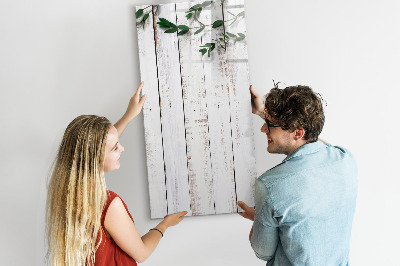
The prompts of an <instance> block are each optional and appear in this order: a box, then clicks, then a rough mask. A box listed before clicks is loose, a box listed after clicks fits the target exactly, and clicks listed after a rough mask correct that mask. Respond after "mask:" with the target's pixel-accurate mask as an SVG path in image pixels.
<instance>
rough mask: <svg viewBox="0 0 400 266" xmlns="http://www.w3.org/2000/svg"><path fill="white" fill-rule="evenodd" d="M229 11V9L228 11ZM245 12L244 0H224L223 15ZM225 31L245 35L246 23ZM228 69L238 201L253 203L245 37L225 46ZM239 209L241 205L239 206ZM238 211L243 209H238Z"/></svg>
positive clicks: (229, 25)
mask: <svg viewBox="0 0 400 266" xmlns="http://www.w3.org/2000/svg"><path fill="white" fill-rule="evenodd" d="M228 11H229V12H228ZM243 11H244V0H226V1H225V7H224V18H225V20H230V19H232V18H234V16H233V15H232V14H234V15H237V14H239V13H241V12H243ZM224 26H225V31H226V32H229V33H234V34H237V33H243V34H246V22H245V20H244V19H239V20H237V21H236V22H235V23H231V22H226V23H225V25H224ZM226 55H227V69H229V71H228V72H227V75H228V87H229V92H230V93H229V99H230V103H231V106H230V107H231V108H230V110H231V126H232V143H233V154H234V164H235V182H236V194H237V200H238V201H243V202H245V203H246V204H247V205H249V206H254V181H255V179H256V177H257V172H256V160H255V156H254V139H253V138H254V133H253V130H252V128H253V120H252V117H251V115H252V114H251V98H250V93H249V86H250V77H249V69H248V61H247V59H248V55H247V42H246V39H244V40H242V41H239V42H237V43H229V44H228V46H227V51H226ZM239 208H240V207H239ZM239 211H243V210H242V209H241V208H240V210H239Z"/></svg>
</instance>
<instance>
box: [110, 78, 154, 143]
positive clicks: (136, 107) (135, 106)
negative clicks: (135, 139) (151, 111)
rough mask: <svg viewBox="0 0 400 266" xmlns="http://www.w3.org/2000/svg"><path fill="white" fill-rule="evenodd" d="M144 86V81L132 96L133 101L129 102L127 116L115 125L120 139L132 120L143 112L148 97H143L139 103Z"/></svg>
mask: <svg viewBox="0 0 400 266" xmlns="http://www.w3.org/2000/svg"><path fill="white" fill-rule="evenodd" d="M143 84H144V82H143V81H142V83H140V85H139V87H138V89H137V90H136V93H135V94H134V95H133V96H132V98H131V100H130V101H129V105H128V108H127V109H126V112H125V114H124V115H123V116H122V117H121V119H120V120H118V122H117V123H115V125H114V126H115V128H116V129H117V131H118V136H119V137H120V136H121V135H122V132H124V130H125V128H126V126H127V125H128V124H129V122H131V120H132V119H133V118H135V117H136V116H137V115H138V114H139V113H140V111H141V110H142V107H143V104H144V101H145V100H146V95H143V96H142V97H141V98H140V101H139V97H140V92H141V91H142V87H143Z"/></svg>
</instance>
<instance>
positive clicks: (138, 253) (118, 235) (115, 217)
mask: <svg viewBox="0 0 400 266" xmlns="http://www.w3.org/2000/svg"><path fill="white" fill-rule="evenodd" d="M186 213H187V212H180V213H175V214H171V215H167V216H166V217H165V218H164V220H163V221H162V222H161V223H159V224H158V225H157V226H156V227H155V228H157V229H158V230H160V231H161V232H162V233H163V234H164V233H165V231H166V230H167V228H168V227H170V226H174V225H176V224H178V223H179V222H181V221H182V219H183V217H184V215H185V214H186ZM104 226H105V227H106V230H107V232H108V233H109V234H110V235H111V237H112V238H113V239H114V241H115V243H117V245H118V246H119V247H120V248H121V249H122V250H123V251H125V252H126V253H127V254H128V255H129V256H131V257H132V258H133V259H134V260H136V261H137V262H139V263H141V262H143V261H145V260H146V259H147V258H148V257H149V256H150V254H151V253H152V252H153V251H154V249H155V248H156V247H157V245H158V242H159V241H160V239H161V237H162V236H161V233H160V232H158V231H156V230H151V231H149V232H148V233H147V234H145V235H144V236H143V237H140V235H139V233H138V231H137V230H136V227H135V224H134V223H133V221H132V220H131V218H130V217H129V215H128V213H127V211H126V209H125V207H124V204H123V203H122V201H121V199H120V198H119V197H116V198H115V199H113V201H112V202H111V204H110V206H109V207H108V210H107V213H106V217H105V220H104Z"/></svg>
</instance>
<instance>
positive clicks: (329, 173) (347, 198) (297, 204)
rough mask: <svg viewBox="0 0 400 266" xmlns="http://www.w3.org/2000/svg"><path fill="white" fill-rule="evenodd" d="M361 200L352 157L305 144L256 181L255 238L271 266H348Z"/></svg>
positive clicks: (341, 151)
mask: <svg viewBox="0 0 400 266" xmlns="http://www.w3.org/2000/svg"><path fill="white" fill-rule="evenodd" d="M356 197H357V165H356V162H355V160H354V157H353V156H352V155H351V153H350V152H349V151H348V150H346V149H344V148H341V147H336V146H331V145H325V144H323V143H322V142H320V141H317V142H313V143H309V144H305V145H303V146H301V147H300V148H298V149H297V150H295V151H294V152H293V153H291V154H290V155H289V156H287V157H286V159H285V160H283V162H282V163H281V164H279V165H277V166H275V167H274V168H272V169H270V170H268V171H266V172H265V173H264V174H263V175H262V176H260V177H259V178H257V180H256V183H255V208H256V213H255V219H254V224H253V235H252V237H251V239H250V242H251V245H252V247H253V250H254V252H255V253H256V256H257V257H258V258H260V259H262V260H265V261H268V262H267V265H279V266H280V265H284V266H286V265H316V266H331V265H332V266H333V265H335V266H337V265H348V261H349V249H350V234H351V225H352V221H353V215H354V210H355V206H356Z"/></svg>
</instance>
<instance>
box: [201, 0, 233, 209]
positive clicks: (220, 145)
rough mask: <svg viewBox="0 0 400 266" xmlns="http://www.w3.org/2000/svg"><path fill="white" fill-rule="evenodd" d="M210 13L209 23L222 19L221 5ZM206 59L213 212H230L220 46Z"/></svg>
mask: <svg viewBox="0 0 400 266" xmlns="http://www.w3.org/2000/svg"><path fill="white" fill-rule="evenodd" d="M203 12H204V13H207V12H210V13H211V14H210V18H211V19H210V20H209V21H206V22H204V23H205V24H208V25H209V24H212V22H214V21H216V20H223V12H222V6H221V5H220V4H219V3H216V4H213V5H211V8H210V9H209V10H208V9H207V10H204V11H203ZM223 33H224V28H223V27H218V28H215V29H212V31H211V32H206V33H205V34H204V35H203V43H208V42H211V40H212V39H216V38H219V37H220V35H221V34H223ZM203 58H204V59H206V60H205V64H204V65H205V73H206V76H205V83H206V88H207V107H208V119H209V128H210V130H209V131H210V150H211V165H212V173H213V186H214V198H215V212H216V213H217V214H219V213H231V212H235V211H236V210H237V202H236V191H235V173H234V164H233V151H232V132H231V125H230V120H231V117H230V102H229V89H228V87H227V83H228V82H227V71H228V69H226V67H227V64H226V61H227V59H226V54H225V51H224V50H223V49H220V48H218V47H217V48H215V50H214V51H213V53H211V56H210V57H206V56H204V57H203Z"/></svg>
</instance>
